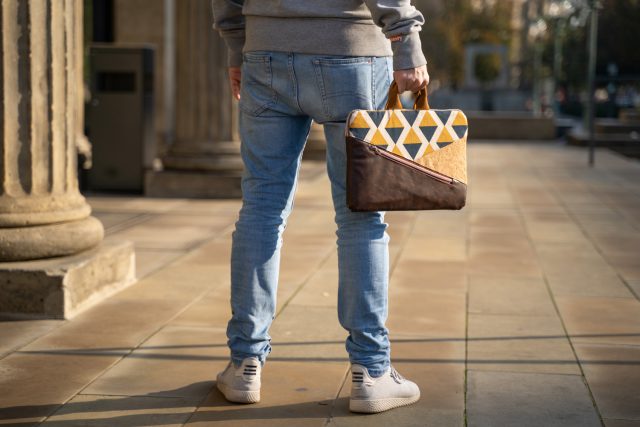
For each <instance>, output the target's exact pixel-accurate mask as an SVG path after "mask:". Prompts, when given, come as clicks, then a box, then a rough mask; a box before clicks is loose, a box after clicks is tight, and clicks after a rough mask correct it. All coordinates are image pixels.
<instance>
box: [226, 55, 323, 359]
mask: <svg viewBox="0 0 640 427" xmlns="http://www.w3.org/2000/svg"><path fill="white" fill-rule="evenodd" d="M248 59H250V60H253V61H254V62H253V63H252V62H251V61H248V62H245V65H244V66H243V67H244V68H243V91H242V95H241V97H242V98H241V107H242V109H241V114H240V137H241V141H242V150H241V153H242V158H243V161H244V165H245V174H244V177H243V180H242V198H243V203H242V208H241V210H240V214H239V219H238V221H237V223H236V229H235V231H234V233H233V245H232V251H231V309H232V318H231V320H230V321H229V324H228V327H227V337H228V338H229V341H228V345H229V348H230V350H231V358H232V360H233V362H234V364H236V365H239V364H240V363H241V362H242V360H243V359H245V358H248V357H257V358H258V359H259V360H260V362H262V363H264V361H265V358H266V356H267V355H268V354H269V352H270V351H271V346H270V337H269V334H268V330H269V327H270V325H271V322H272V320H273V317H274V315H275V308H276V291H277V284H278V273H279V267H280V247H281V245H282V233H283V231H284V229H285V227H286V222H287V217H288V215H289V213H290V212H291V209H292V206H293V198H294V193H295V185H296V180H297V175H298V169H299V167H300V159H301V153H302V150H303V148H304V144H305V141H306V139H307V135H308V133H309V127H310V122H311V119H309V118H308V117H307V116H302V115H293V114H292V115H288V114H287V113H286V111H285V110H284V109H283V108H280V109H278V110H277V109H276V107H277V106H274V105H268V106H265V105H267V104H265V103H264V102H263V101H264V100H267V101H268V102H271V101H270V100H272V99H273V97H272V96H271V93H272V91H273V89H272V87H274V86H275V85H276V83H278V81H277V80H276V79H275V77H276V73H274V74H273V77H274V78H273V79H272V78H271V75H269V76H268V77H269V78H266V79H264V80H263V82H260V81H258V80H259V79H258V78H255V76H253V75H251V74H250V73H251V72H252V71H253V70H252V69H251V67H252V66H253V65H254V64H255V65H256V66H257V68H256V70H255V72H256V73H260V72H264V70H269V71H270V70H271V68H268V69H267V68H265V66H264V64H265V61H271V60H272V59H274V58H272V57H271V56H265V57H264V58H260V57H258V56H256V55H253V56H252V57H250V58H248ZM274 61H275V59H274ZM270 65H272V66H273V69H274V70H275V71H277V68H276V67H277V66H278V64H276V63H275V62H274V63H273V64H270ZM245 82H246V83H247V86H248V87H245ZM249 85H250V86H249Z"/></svg>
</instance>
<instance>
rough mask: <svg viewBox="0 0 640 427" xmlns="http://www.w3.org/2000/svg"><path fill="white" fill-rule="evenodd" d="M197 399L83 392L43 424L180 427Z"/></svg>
mask: <svg viewBox="0 0 640 427" xmlns="http://www.w3.org/2000/svg"><path fill="white" fill-rule="evenodd" d="M197 403H198V402H197V401H193V400H189V399H179V398H166V397H162V398H157V397H147V396H127V397H116V396H85V395H80V396H76V397H74V398H73V399H72V400H70V401H69V402H67V403H66V404H65V405H64V406H62V407H61V408H60V409H59V410H58V411H56V413H55V414H54V415H52V416H51V417H49V418H48V419H47V420H46V421H45V422H44V423H43V424H42V425H45V426H47V427H55V426H60V427H74V426H77V427H85V426H91V427H101V426H103V427H113V426H118V427H138V426H160V425H161V426H165V427H180V426H182V425H183V424H184V423H185V422H187V420H188V419H189V417H190V416H191V414H192V413H193V412H194V411H195V409H196V406H197Z"/></svg>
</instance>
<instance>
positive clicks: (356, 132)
mask: <svg viewBox="0 0 640 427" xmlns="http://www.w3.org/2000/svg"><path fill="white" fill-rule="evenodd" d="M349 132H350V133H351V135H353V136H354V137H356V138H358V139H361V140H363V141H364V140H365V138H366V137H367V135H368V134H369V128H368V127H366V128H351V129H349Z"/></svg>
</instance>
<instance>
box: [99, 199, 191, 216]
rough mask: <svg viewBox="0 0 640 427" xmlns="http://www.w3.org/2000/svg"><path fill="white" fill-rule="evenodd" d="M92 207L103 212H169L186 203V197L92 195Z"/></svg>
mask: <svg viewBox="0 0 640 427" xmlns="http://www.w3.org/2000/svg"><path fill="white" fill-rule="evenodd" d="M87 201H88V202H89V204H90V205H91V207H92V209H94V210H97V211H101V212H114V211H115V212H144V213H149V212H154V213H159V212H167V211H169V210H171V209H173V208H176V207H179V206H181V205H183V204H184V203H185V200H184V199H157V198H150V197H138V196H129V197H127V196H90V197H87Z"/></svg>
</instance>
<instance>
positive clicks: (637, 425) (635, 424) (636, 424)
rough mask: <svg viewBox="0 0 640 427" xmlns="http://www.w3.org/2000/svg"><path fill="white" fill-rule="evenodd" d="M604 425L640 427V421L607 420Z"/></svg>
mask: <svg viewBox="0 0 640 427" xmlns="http://www.w3.org/2000/svg"><path fill="white" fill-rule="evenodd" d="M604 425H605V427H640V420H615V419H611V418H605V419H604Z"/></svg>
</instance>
